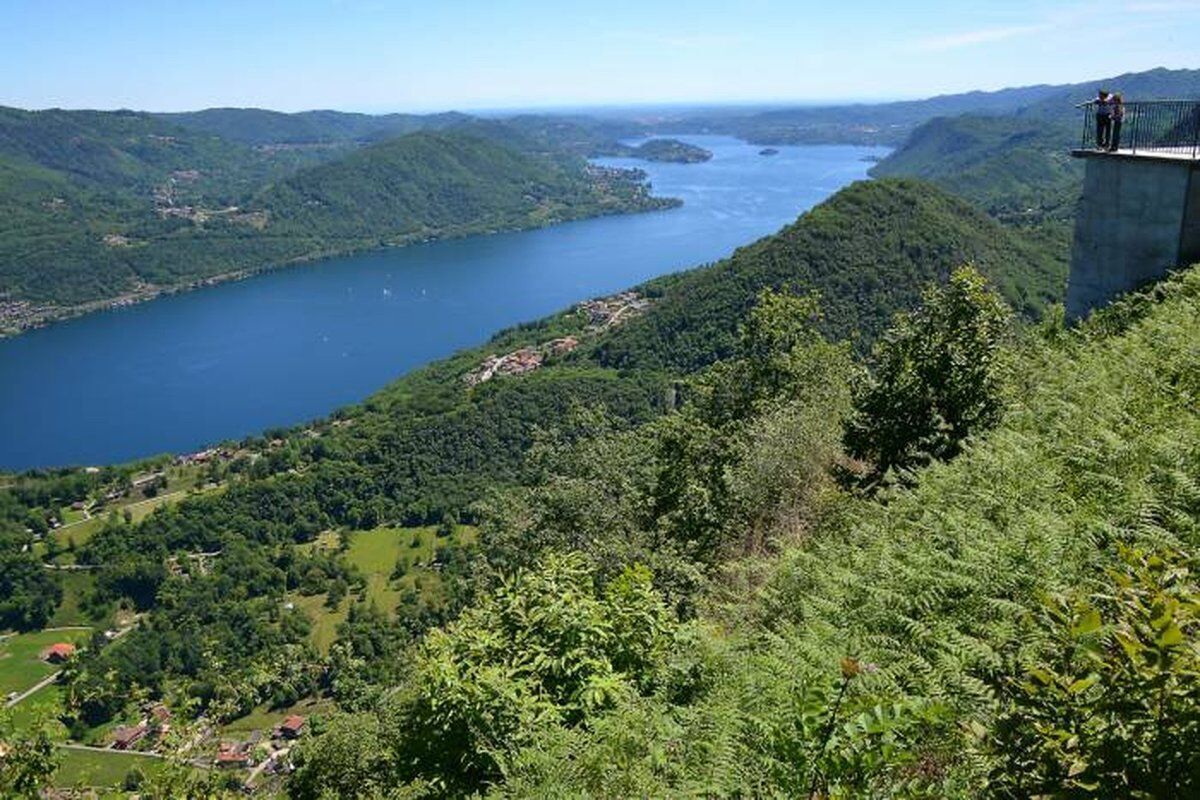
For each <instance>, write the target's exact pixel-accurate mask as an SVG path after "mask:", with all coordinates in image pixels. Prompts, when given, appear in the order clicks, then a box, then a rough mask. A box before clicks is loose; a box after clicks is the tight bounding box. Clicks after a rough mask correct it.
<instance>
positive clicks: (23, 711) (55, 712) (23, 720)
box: [8, 683, 67, 741]
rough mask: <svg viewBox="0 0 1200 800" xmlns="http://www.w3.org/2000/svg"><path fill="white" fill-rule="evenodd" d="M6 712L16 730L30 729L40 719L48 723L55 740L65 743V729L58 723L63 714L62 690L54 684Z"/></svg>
mask: <svg viewBox="0 0 1200 800" xmlns="http://www.w3.org/2000/svg"><path fill="white" fill-rule="evenodd" d="M8 711H9V714H10V715H11V719H12V724H13V727H14V728H16V729H17V730H24V729H26V728H29V727H32V725H33V723H34V722H35V721H36V720H38V719H42V720H45V721H48V722H50V724H51V727H52V728H53V730H54V737H55V739H58V740H63V741H65V740H66V738H67V729H66V727H65V726H64V725H63V724H62V723H60V722H58V717H59V716H60V715H61V714H62V712H63V688H62V687H61V686H59V685H58V684H56V683H52V684H50V685H49V686H47V687H45V688H44V689H41V690H40V691H38V692H36V693H35V694H32V695H30V696H29V697H27V698H25V699H24V700H22V701H21V702H20V703H18V704H17V705H15V706H13V707H12V708H10V709H9V710H8Z"/></svg>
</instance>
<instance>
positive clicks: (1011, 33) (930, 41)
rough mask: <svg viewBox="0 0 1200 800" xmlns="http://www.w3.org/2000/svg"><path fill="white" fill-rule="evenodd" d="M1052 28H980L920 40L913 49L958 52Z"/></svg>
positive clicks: (1046, 25) (1039, 26) (1043, 25)
mask: <svg viewBox="0 0 1200 800" xmlns="http://www.w3.org/2000/svg"><path fill="white" fill-rule="evenodd" d="M1050 27H1051V26H1050V25H1049V24H1047V23H1039V24H1037V25H1012V26H1009V27H1004V28H979V29H976V30H973V31H962V32H959V33H949V34H944V35H941V36H928V37H925V38H922V39H918V40H916V41H915V42H913V48H914V49H916V50H922V51H926V52H932V51H940V50H957V49H958V48H961V47H974V46H975V45H979V44H991V43H992V42H1002V41H1005V40H1007V39H1016V38H1019V37H1022V36H1030V35H1032V34H1035V33H1041V32H1043V31H1046V30H1049V29H1050Z"/></svg>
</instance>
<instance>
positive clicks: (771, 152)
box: [758, 147, 779, 156]
mask: <svg viewBox="0 0 1200 800" xmlns="http://www.w3.org/2000/svg"><path fill="white" fill-rule="evenodd" d="M758 154H759V155H760V156H777V155H779V151H778V150H776V149H775V148H774V147H764V148H763V149H762V150H759V151H758Z"/></svg>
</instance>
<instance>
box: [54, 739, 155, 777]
mask: <svg viewBox="0 0 1200 800" xmlns="http://www.w3.org/2000/svg"><path fill="white" fill-rule="evenodd" d="M58 752H59V755H61V756H62V761H61V762H60V763H59V765H58V771H57V772H55V773H54V784H55V785H56V786H60V787H80V786H95V787H109V786H116V785H118V784H120V783H121V781H122V779H124V777H125V773H127V772H129V770H130V768H132V767H135V766H136V767H138V768H139V769H141V771H142V772H143V773H146V774H151V773H153V772H155V771H156V770H158V769H161V768H162V764H163V760H162V759H160V758H151V757H149V756H143V755H138V754H137V753H123V752H120V751H118V750H113V751H110V752H105V753H101V752H97V751H95V750H72V749H69V748H65V747H64V748H60V749H59V751H58Z"/></svg>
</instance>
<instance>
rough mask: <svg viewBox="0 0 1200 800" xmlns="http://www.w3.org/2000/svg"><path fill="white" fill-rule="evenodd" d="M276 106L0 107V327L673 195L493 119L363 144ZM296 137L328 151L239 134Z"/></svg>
mask: <svg viewBox="0 0 1200 800" xmlns="http://www.w3.org/2000/svg"><path fill="white" fill-rule="evenodd" d="M283 116H284V118H285V119H283V120H280V119H279V118H277V117H275V116H271V115H270V114H268V113H267V112H253V113H251V112H246V114H240V113H235V112H232V111H231V112H229V114H228V115H226V114H221V113H216V112H214V113H213V114H211V115H208V114H205V115H203V116H202V117H201V118H200V119H199V120H198V119H196V118H192V117H188V118H185V119H182V120H181V121H183V122H186V123H187V124H188V125H189V126H191V127H180V126H179V125H176V124H175V123H174V120H175V117H173V116H171V115H163V116H158V115H150V114H143V113H136V112H91V111H60V110H50V111H37V112H29V111H20V110H17V109H7V108H0V177H2V178H3V180H0V216H2V217H3V218H4V222H3V223H0V331H11V330H19V329H21V328H22V327H25V326H29V325H33V324H37V323H38V322H40V321H44V320H47V319H53V318H55V317H57V316H61V315H63V314H68V313H71V312H72V311H75V310H88V309H90V308H94V307H98V306H101V305H103V304H104V303H106V302H111V301H113V300H117V299H140V298H146V297H150V296H153V295H154V294H155V293H157V292H159V291H163V290H172V289H176V288H181V287H187V286H190V285H193V284H195V283H197V282H201V281H205V280H208V279H213V278H220V277H223V276H230V275H235V274H239V273H242V272H245V271H253V270H258V269H263V268H267V267H272V266H277V265H280V264H285V263H288V262H291V261H295V260H298V259H306V258H312V257H317V256H323V255H330V254H334V253H340V252H347V251H350V250H354V249H361V248H366V247H377V246H380V245H381V244H402V243H405V242H407V241H411V240H413V239H421V238H429V237H438V236H460V235H466V234H470V233H477V232H481V231H489V230H499V229H512V228H524V227H530V226H537V225H545V224H550V223H553V222H557V221H561V220H565V219H575V218H579V217H583V216H591V215H596V214H609V213H618V212H630V211H640V210H645V209H650V208H660V207H663V206H664V205H668V204H669V201H665V200H661V199H651V198H650V197H649V196H648V192H647V190H646V189H645V187H644V186H643V185H642V183H641V182H640V180H639V179H638V177H637V176H636V175H635V174H634V173H627V174H616V173H612V172H610V173H607V174H605V175H597V174H594V173H593V172H591V171H589V170H588V169H587V168H586V165H585V164H584V162H583V161H582V159H579V158H577V157H574V156H571V155H569V154H568V153H567V152H565V151H562V150H555V149H553V148H552V147H551V148H549V149H547V148H545V147H541V148H538V147H533V146H524V140H523V139H521V134H520V133H519V132H513V131H508V130H507V129H506V130H505V131H504V133H506V134H507V137H505V136H501V135H499V134H498V133H497V134H496V135H491V136H488V137H487V138H486V139H480V138H478V137H472V136H468V135H465V134H453V133H421V134H411V135H407V136H400V137H399V138H392V139H388V140H386V141H383V142H380V143H378V144H374V145H367V146H360V144H359V143H358V142H357V139H354V140H351V139H348V138H346V137H348V136H350V135H351V134H355V135H358V134H361V135H362V136H365V137H368V138H369V137H371V136H374V135H375V134H379V135H380V136H383V135H385V134H386V133H387V131H382V129H375V128H371V129H369V130H368V129H366V128H363V129H361V130H355V129H354V128H353V126H350V130H349V131H346V130H345V127H344V126H343V128H337V126H336V125H332V123H330V122H329V121H328V120H326V119H325V118H324V117H321V116H320V115H318V116H317V117H316V118H307V117H304V118H300V122H303V121H305V120H307V122H308V123H310V127H309V128H305V127H303V126H300V128H299V129H297V130H293V129H294V128H296V127H297V125H299V122H298V121H297V119H295V118H293V117H292V116H291V115H283ZM229 117H232V118H231V119H230V118H229ZM336 119H340V117H339V118H336ZM355 119H357V118H355ZM366 119H367V120H376V121H378V120H377V119H376V118H374V117H367V118H366ZM422 119H424V118H422ZM204 120H207V121H208V122H209V123H211V124H210V125H208V127H207V128H206V127H205V126H204V125H201V124H200V123H201V122H202V121H204ZM358 122H360V123H361V122H363V120H358ZM393 122H396V121H395V120H393ZM426 122H428V124H429V125H431V126H433V125H449V124H454V125H456V126H459V127H462V126H463V121H462V119H461V118H460V115H455V116H450V117H439V118H438V119H436V120H426ZM274 123H279V125H278V126H274ZM364 124H365V123H364ZM397 124H399V123H397ZM406 124H407V123H406ZM422 124H424V123H422ZM331 125H332V127H331ZM273 126H274V127H273ZM401 127H403V126H401ZM226 128H230V129H236V130H235V133H234V135H235V136H236V138H231V139H224V138H220V137H219V136H216V135H214V134H213V133H212V132H211V131H212V130H224V129H226ZM310 128H311V129H310ZM339 130H341V131H342V133H338V131H339ZM388 130H393V129H388ZM395 130H398V128H397V129H395ZM305 131H307V133H306V132H305ZM322 131H324V133H322ZM381 131H382V132H381ZM289 132H290V133H289ZM293 134H294V135H295V136H296V137H300V138H303V137H305V136H326V134H327V135H328V136H327V138H328V139H330V140H331V141H332V142H333V146H330V147H326V146H312V147H310V146H297V147H286V146H279V147H275V146H272V147H250V146H248V144H244V143H242V142H254V141H256V140H258V139H260V138H264V137H267V138H274V137H275V136H291V135H293ZM343 134H344V135H343ZM339 137H341V138H339ZM514 147H516V148H517V149H516V150H514V149H513V148H514Z"/></svg>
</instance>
